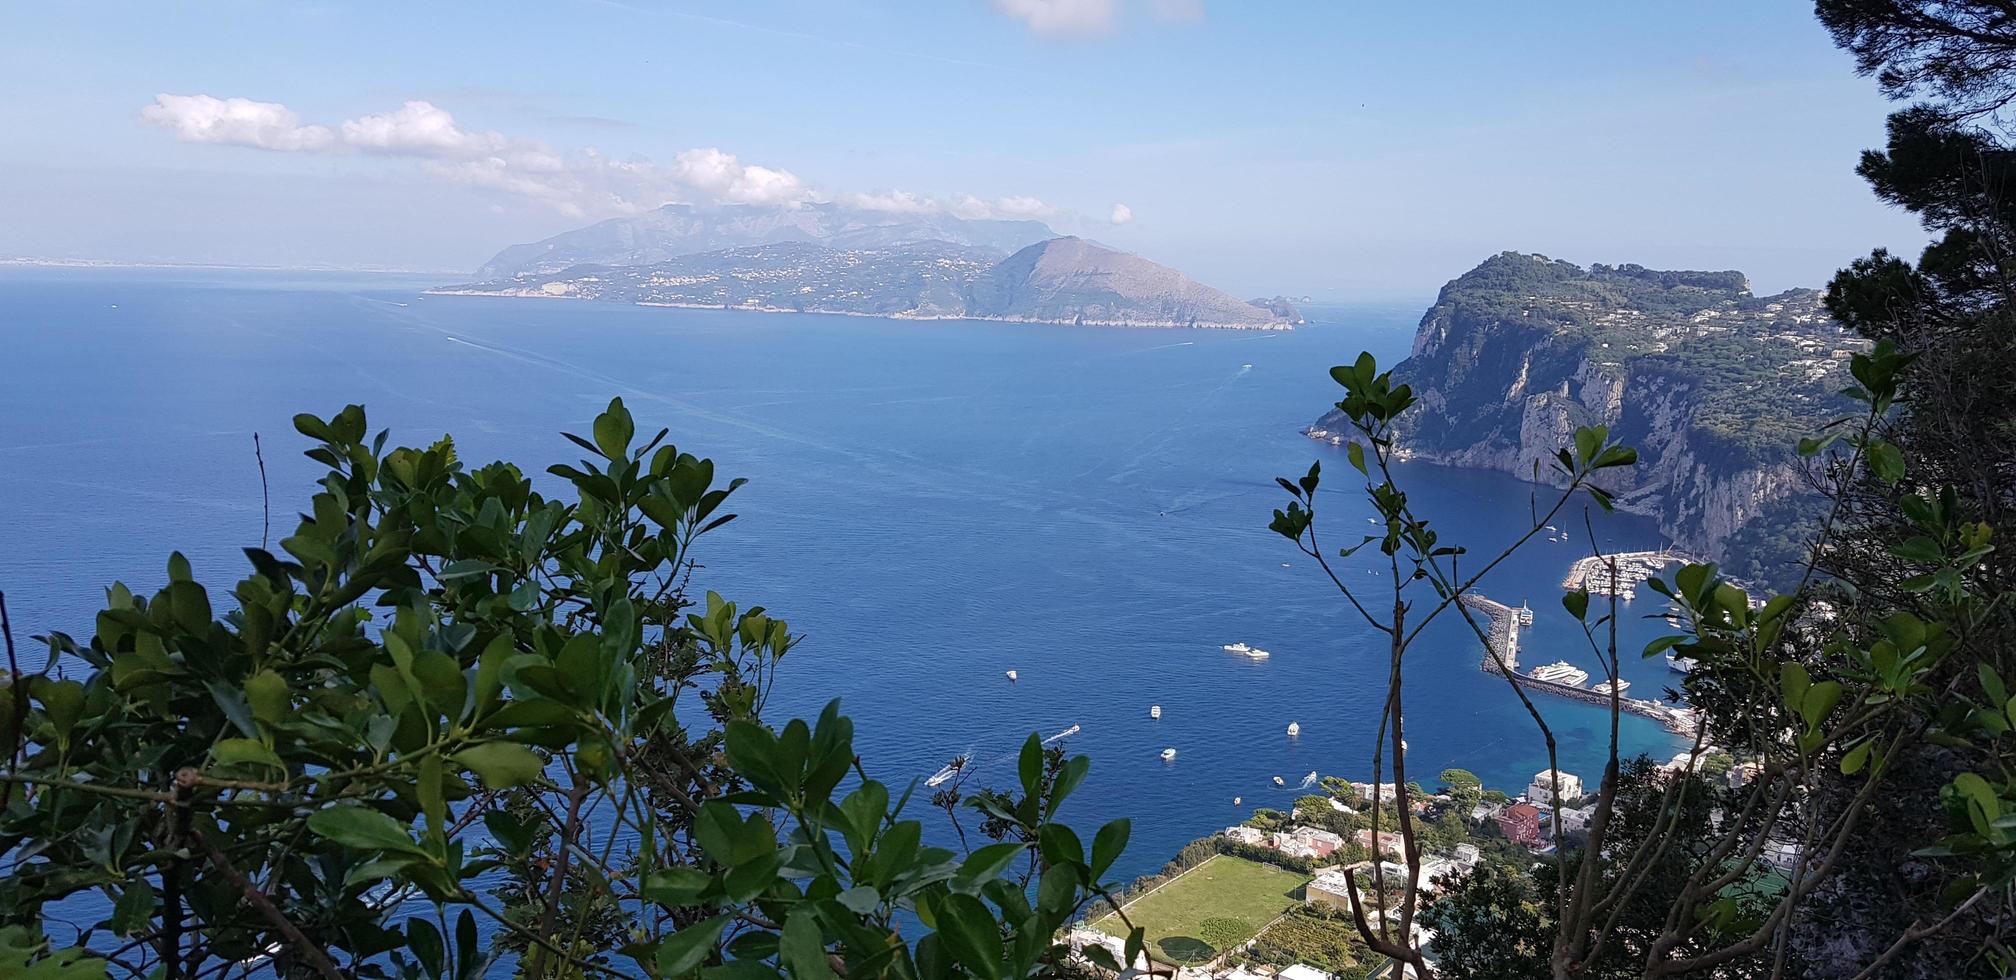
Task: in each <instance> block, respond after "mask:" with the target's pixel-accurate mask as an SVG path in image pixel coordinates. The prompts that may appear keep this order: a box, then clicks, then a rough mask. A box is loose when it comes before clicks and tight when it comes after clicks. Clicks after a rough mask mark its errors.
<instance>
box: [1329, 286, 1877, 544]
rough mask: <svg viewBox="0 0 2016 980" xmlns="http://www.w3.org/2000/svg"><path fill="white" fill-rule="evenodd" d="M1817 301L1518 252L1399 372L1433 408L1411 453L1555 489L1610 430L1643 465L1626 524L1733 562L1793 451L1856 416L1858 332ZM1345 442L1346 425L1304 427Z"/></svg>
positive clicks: (1456, 300) (1621, 478) (1460, 289)
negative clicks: (1561, 461) (1569, 452)
mask: <svg viewBox="0 0 2016 980" xmlns="http://www.w3.org/2000/svg"><path fill="white" fill-rule="evenodd" d="M1820 298H1821V297H1820V294H1819V293H1817V292H1815V291H1813V290H1810V289H1795V290H1790V291H1788V292H1784V293H1779V294H1777V295H1775V296H1764V297H1757V296H1752V295H1751V294H1750V289H1749V282H1748V280H1747V279H1745V278H1744V276H1743V275H1742V274H1741V273H1739V272H1662V271H1657V270H1652V269H1646V268H1643V267H1641V266H1636V265H1621V266H1605V265H1600V264H1599V265H1593V266H1590V267H1589V268H1587V269H1583V268H1581V267H1579V266H1576V265H1573V264H1571V263H1568V262H1563V261H1559V260H1555V259H1549V258H1547V257H1546V256H1542V255H1523V254H1519V253H1516V252H1506V253H1503V254H1501V255H1497V256H1494V257H1492V258H1491V259H1489V260H1486V261H1485V262H1484V264H1482V265H1480V266H1478V267H1477V268H1475V269H1472V270H1471V271H1469V272H1467V273H1465V274H1464V275H1462V276H1461V277H1459V278H1457V279H1455V280H1454V281H1452V282H1450V283H1449V284H1448V285H1446V286H1444V287H1443V288H1442V292H1441V295H1440V296H1439V297H1437V299H1436V302H1435V305H1434V306H1432V307H1430V308H1429V310H1428V312H1427V314H1426V315H1425V316H1423V317H1422V318H1421V325H1420V328H1419V330H1418V331H1417V332H1416V334H1415V337H1414V347H1413V352H1412V355H1411V356H1410V357H1408V359H1407V360H1406V361H1404V362H1402V363H1401V364H1400V365H1399V367H1398V368H1396V369H1395V371H1394V374H1395V377H1396V378H1397V379H1398V380H1400V381H1404V382H1405V383H1407V384H1409V385H1411V386H1412V387H1413V389H1414V391H1415V394H1416V395H1417V396H1418V397H1419V399H1420V402H1419V404H1418V405H1417V406H1416V407H1415V408H1414V409H1413V410H1411V411H1410V412H1409V413H1408V414H1407V417H1406V418H1405V419H1403V424H1402V427H1401V428H1400V431H1399V433H1398V437H1399V439H1398V446H1397V449H1398V455H1400V456H1401V457H1402V458H1408V459H1419V460H1426V461H1431V462H1437V463H1444V464H1448V465H1455V466H1478V467H1486V468H1490V469H1497V470H1504V471H1506V472H1509V473H1513V474H1515V475H1518V476H1521V477H1524V478H1527V479H1538V480H1540V481H1542V482H1547V483H1551V484H1556V485H1558V484H1559V483H1560V482H1562V480H1561V477H1560V475H1559V472H1558V470H1557V469H1556V464H1555V461H1554V458H1553V457H1554V454H1555V452H1556V451H1557V450H1559V449H1560V448H1562V447H1563V446H1567V445H1570V444H1571V443H1572V440H1573V434H1574V431H1575V429H1576V428H1577V427H1580V426H1584V425H1605V426H1608V427H1609V428H1610V432H1611V434H1612V436H1613V437H1614V438H1616V439H1618V440H1621V441H1622V442H1623V443H1624V444H1626V445H1629V446H1632V447H1635V448H1636V449H1637V450H1638V453H1639V461H1638V465H1636V466H1634V467H1630V468H1628V469H1619V470H1613V471H1610V473H1614V474H1616V475H1615V476H1610V475H1608V474H1606V476H1605V483H1604V485H1605V487H1606V488H1607V489H1611V490H1613V491H1614V492H1616V494H1617V500H1616V503H1617V506H1618V507H1619V508H1620V509H1623V510H1627V511H1632V512H1635V513H1641V514H1648V515H1651V516H1653V517H1655V518H1656V519H1657V520H1658V522H1659V526H1660V529H1661V530H1662V531H1663V532H1664V533H1665V534H1666V535H1667V536H1669V537H1670V538H1671V539H1672V541H1673V543H1674V545H1675V546H1677V547H1678V548H1680V549H1682V550H1684V551H1687V552H1690V553H1692V554H1694V555H1697V556H1699V557H1703V558H1707V559H1711V560H1719V559H1721V558H1722V557H1723V551H1724V546H1725V544H1726V543H1727V541H1728V539H1729V537H1730V535H1731V534H1733V533H1735V532H1736V531H1737V530H1738V529H1739V528H1740V527H1742V526H1743V525H1744V524H1746V523H1747V522H1749V521H1751V520H1753V519H1754V518H1756V517H1757V516H1758V515H1759V514H1760V513H1761V512H1763V511H1764V510H1765V509H1766V508H1767V507H1769V506H1770V505H1771V504H1773V503H1774V502H1776V501H1778V500H1780V499H1781V498H1784V497H1786V496H1787V495H1788V494H1792V493H1794V492H1797V491H1798V490H1800V489H1801V488H1802V487H1803V486H1804V481H1803V478H1802V475H1801V471H1800V467H1799V464H1798V459H1797V454H1796V452H1795V448H1796V445H1797V442H1798V439H1799V437H1800V436H1802V435H1806V434H1809V433H1811V432H1813V431H1814V430H1816V429H1817V428H1819V426H1820V425H1822V424H1824V423H1825V422H1826V421H1827V420H1829V419H1830V418H1833V417H1835V416H1837V415H1839V414H1841V412H1842V411H1843V410H1844V409H1845V404H1844V402H1843V400H1842V399H1841V397H1840V396H1839V395H1838V394H1837V392H1838V390H1839V389H1840V388H1842V387H1843V386H1845V385H1846V384H1847V383H1848V382H1847V364H1848V359H1849V357H1850V356H1851V355H1852V354H1853V353H1854V352H1855V351H1858V350H1864V349H1866V348H1867V346H1868V345H1867V342H1866V341H1863V340H1861V339H1860V338H1857V337H1854V336H1853V335H1852V334H1850V333H1848V332H1846V331H1844V330H1843V329H1842V328H1841V327H1840V326H1839V325H1838V324H1836V323H1835V322H1834V321H1833V319H1832V318H1831V317H1829V316H1828V315H1827V313H1826V311H1825V310H1824V309H1823V308H1822V307H1821V304H1820ZM1307 431H1308V434H1309V435H1310V436H1312V437H1314V438H1317V439H1322V440H1326V441H1332V442H1342V441H1347V440H1348V439H1349V437H1350V434H1351V430H1350V426H1349V424H1348V423H1347V422H1346V421H1345V420H1344V419H1343V418H1342V417H1341V416H1340V415H1339V413H1337V412H1336V411H1332V412H1330V413H1328V414H1326V415H1324V416H1323V417H1322V418H1320V419H1318V420H1317V421H1316V423H1315V424H1314V425H1313V426H1311V427H1310V428H1309V429H1308V430H1307Z"/></svg>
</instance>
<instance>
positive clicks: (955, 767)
mask: <svg viewBox="0 0 2016 980" xmlns="http://www.w3.org/2000/svg"><path fill="white" fill-rule="evenodd" d="M967 761H968V760H967V758H966V757H965V756H963V755H962V756H960V757H959V758H957V759H953V760H952V763H951V765H948V766H946V767H945V768H943V769H940V770H938V771H937V772H936V773H934V774H933V775H932V776H931V778H929V779H926V780H925V781H924V785H926V786H936V785H938V784H940V783H943V782H944V781H946V780H948V779H951V778H952V777H954V776H957V775H959V771H960V770H961V769H964V768H966V763H967Z"/></svg>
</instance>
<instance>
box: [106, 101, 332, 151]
mask: <svg viewBox="0 0 2016 980" xmlns="http://www.w3.org/2000/svg"><path fill="white" fill-rule="evenodd" d="M140 118H141V119H143V120H145V121H146V122H147V123H148V124H149V125H153V126H161V127H165V128H168V129H172V130H174V131H175V138H176V139H179V140H182V141H183V142H187V143H223V144H226V145H229V146H251V147H257V148H258V149H261V150H279V151H294V150H319V149H323V148H325V147H327V146H329V145H330V144H331V143H332V142H334V141H335V134H334V133H332V132H330V131H329V127H327V126H303V125H301V118H300V117H299V116H296V115H295V114H294V112H293V110H291V109H288V108H287V107H286V106H284V105H281V104H280V103H278V102H254V101H252V100H251V99H219V98H215V97H213V96H208V95H169V94H167V93H162V94H160V95H157V96H155V97H154V104H153V105H150V106H147V107H146V108H144V109H141V110H140Z"/></svg>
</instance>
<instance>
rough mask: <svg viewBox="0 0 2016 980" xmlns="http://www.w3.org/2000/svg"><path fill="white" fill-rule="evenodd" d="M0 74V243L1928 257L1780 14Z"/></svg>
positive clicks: (1796, 281) (1290, 25)
mask: <svg viewBox="0 0 2016 980" xmlns="http://www.w3.org/2000/svg"><path fill="white" fill-rule="evenodd" d="M0 88H4V91H6V92H7V93H9V97H8V98H7V99H5V100H0V132H5V133H6V134H8V135H7V138H6V139H4V140H0V256H6V255H27V256H43V257H66V258H100V259H119V260H134V261H202V262H221V263H233V264H290V265H336V266H351V267H364V266H379V267H406V268H422V269H429V270H437V269H438V270H466V269H471V268H473V267H475V266H476V265H478V264H480V263H481V262H482V261H483V260H484V259H485V258H487V257H488V256H489V255H490V254H491V253H493V252H494V251H496V250H497V249H498V248H500V247H502V246H504V245H507V244H510V243H513V242H521V241H530V240H534V239H537V238H541V237H544V236H546V235H549V234H553V233H555V232H558V231H562V230H565V229H567V228H570V227H575V226H578V225H581V224H585V223H586V222H587V221H589V220H593V219H596V218H602V217H608V216H612V215H614V214H618V213H622V211H624V210H625V209H634V208H637V207H643V206H649V205H651V204H655V203H659V202H660V201H661V200H662V199H664V198H671V197H680V198H687V199H692V200H698V201H703V202H704V201H707V200H852V201H863V202H870V201H873V202H881V205H880V206H904V207H937V208H946V209H954V210H963V211H966V212H970V213H976V214H978V213H995V214H1018V215H1019V214H1025V213H1037V214H1040V215H1041V216H1042V217H1044V218H1045V220H1047V221H1049V222H1050V223H1051V225H1052V226H1053V227H1055V228H1057V229H1058V230H1059V231H1060V232H1067V233H1076V234H1084V235H1087V236H1090V237H1094V238H1097V239H1099V240H1101V241H1105V242H1108V243H1110V244H1113V245H1115V246H1118V247H1121V248H1125V249H1128V250H1131V251H1136V252H1140V253H1141V254H1143V255H1146V256H1148V257H1150V258H1153V259H1156V260H1158V261H1162V262H1166V263H1168V264H1171V265H1174V266H1176V267H1177V268H1179V269H1182V270H1184V271H1186V272H1188V273H1190V274H1192V275H1194V276H1196V277H1198V278H1200V279H1203V280H1205V281H1207V282H1210V283H1212V284H1214V285H1220V286H1223V287H1225V288H1228V289H1231V290H1234V291H1236V292H1240V293H1260V292H1267V293H1273V292H1288V293H1292V294H1305V293H1307V294H1314V295H1318V296H1322V297H1336V298H1349V297H1362V298H1368V299H1369V298H1380V299H1384V298H1397V297H1413V296H1420V295H1424V294H1427V293H1430V292H1432V290H1433V289H1434V288H1435V287H1436V286H1438V285H1439V284H1440V283H1442V282H1443V281H1445V280H1447V279H1449V278H1451V277H1453V276H1455V275H1457V274H1459V273H1461V272H1462V271H1464V270H1465V269H1468V268H1469V267H1471V266H1473V265H1475V264H1476V263H1477V262H1478V261H1479V260H1481V259H1483V258H1484V257H1486V256H1488V255H1490V254H1492V253H1494V252H1497V251H1501V250H1505V249H1518V250H1522V251H1539V252H1544V253H1546V254H1549V255H1554V256H1557V257H1561V258H1567V259H1570V260H1574V261H1578V262H1584V263H1587V262H1639V263H1641V264H1645V265H1650V266H1657V267H1686V268H1717V269H1721V268H1737V269H1742V270H1744V271H1746V272H1748V273H1750V275H1751V276H1752V278H1753V280H1754V281H1755V282H1756V285H1757V287H1758V289H1759V290H1760V291H1775V290H1777V289H1782V288H1787V287H1790V286H1798V285H1821V284H1823V283H1824V281H1825V279H1826V277H1827V276H1828V275H1829V274H1830V273H1831V271H1832V270H1833V269H1835V268H1838V267H1839V266H1841V265H1842V264H1844V263H1845V262H1847V261H1848V260H1850V259H1852V258H1854V257H1856V256H1858V255H1861V254H1864V253H1866V252H1867V251H1868V250H1869V249H1870V248H1872V247H1874V246H1877V245H1885V246H1889V247H1891V248H1895V249H1902V250H1904V251H1906V252H1907V253H1915V251H1916V249H1917V248H1918V247H1919V246H1920V245H1921V244H1922V242H1923V235H1922V233H1920V232H1919V230H1918V229H1917V227H1916V225H1915V224H1914V223H1913V222H1912V221H1911V220H1910V219H1909V218H1908V217H1907V216H1904V215H1901V214H1898V213H1896V212H1893V211H1890V210H1888V209H1886V208H1884V207H1883V206H1882V205H1881V204H1879V203H1878V202H1876V201H1875V200H1874V199H1873V198H1872V197H1871V196H1870V195H1869V193H1868V191H1867V189H1866V188H1865V187H1864V185H1863V184H1862V182H1861V181H1860V180H1859V179H1858V178H1857V177H1856V176H1855V175H1854V172H1853V171H1854V165H1855V159H1856V154H1857V153H1858V152H1859V151H1860V150H1861V149H1863V148H1865V147H1869V146H1874V145H1877V144H1878V143H1879V142H1880V141H1881V139H1882V122H1883V117H1884V115H1885V114H1886V113H1887V112H1888V111H1889V110H1890V109H1891V108H1892V106H1891V105H1890V104H1888V103H1886V102H1885V101H1883V100H1882V99H1881V98H1880V97H1879V96H1878V95H1877V93H1876V91H1875V87H1874V85H1873V84H1872V83H1871V82H1869V81H1868V80H1866V79H1862V78H1858V77H1856V76H1855V75H1854V73H1853V71H1852V68H1851V65H1850V62H1849V59H1848V58H1847V57H1846V56H1844V55H1842V54H1841V53H1840V52H1838V51H1836V50H1835V49H1834V48H1833V47H1832V46H1831V45H1830V44H1829V43H1828V40H1827V37H1826V34H1825V32H1824V31H1822V30H1821V29H1820V27H1819V26H1818V25H1817V24H1816V23H1815V22H1814V21H1813V18H1812V14H1811V11H1810V10H1809V9H1807V8H1805V7H1803V6H1802V5H1799V4H1796V3H1768V4H1767V3H1756V2H1737V0H1730V2H1700V3H1691V4H1663V5H1649V4H1633V3H1615V2H1607V3H1589V4H1582V3H1565V2H1563V3H1548V4H1504V3H1494V4H1484V3H1475V4H1470V3H1459V4H1445V5H1435V6H1434V8H1433V10H1432V11H1431V10H1430V9H1428V8H1427V7H1426V6H1425V5H1414V4H1383V3H1365V2H1342V0H1325V2H1286V0H1281V2H1264V3H1262V2H1237V3H1234V2H1228V0H1201V2H1199V0H905V2H868V0H821V2H784V0H778V2H770V0H745V2H739V3H733V4H727V3H722V4H693V3H676V2H662V3H661V2H654V0H622V2H551V3H537V4H534V3H516V4H513V3H498V4H473V3H471V4H399V5H391V4H384V5H349V4H341V3H310V4H286V5H282V4H273V5H267V4H256V3H222V4H161V3H135V4H101V3H82V2H80V3H75V4H41V5H26V4H15V5H8V6H7V7H6V8H5V9H4V11H0ZM163 95H167V96H171V97H175V98H176V99H177V100H178V101H167V102H164V101H159V100H158V97H160V96H163ZM233 99H238V100H246V101H245V102H241V103H232V102H230V101H228V100H233ZM206 100H207V101H206ZM416 103H417V104H419V105H420V107H419V108H415V106H414V104H416ZM220 114H222V115H221V118H222V121H221V122H220V121H219V119H220ZM346 123H347V124H349V125H348V126H346ZM1115 205H1125V207H1126V209H1127V212H1128V213H1131V219H1130V220H1127V221H1126V222H1124V223H1115V222H1114V220H1113V219H1114V218H1115V216H1116V209H1115Z"/></svg>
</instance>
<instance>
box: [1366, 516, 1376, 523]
mask: <svg viewBox="0 0 2016 980" xmlns="http://www.w3.org/2000/svg"><path fill="white" fill-rule="evenodd" d="M1365 523H1367V524H1377V523H1379V518H1376V517H1368V518H1365Z"/></svg>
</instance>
